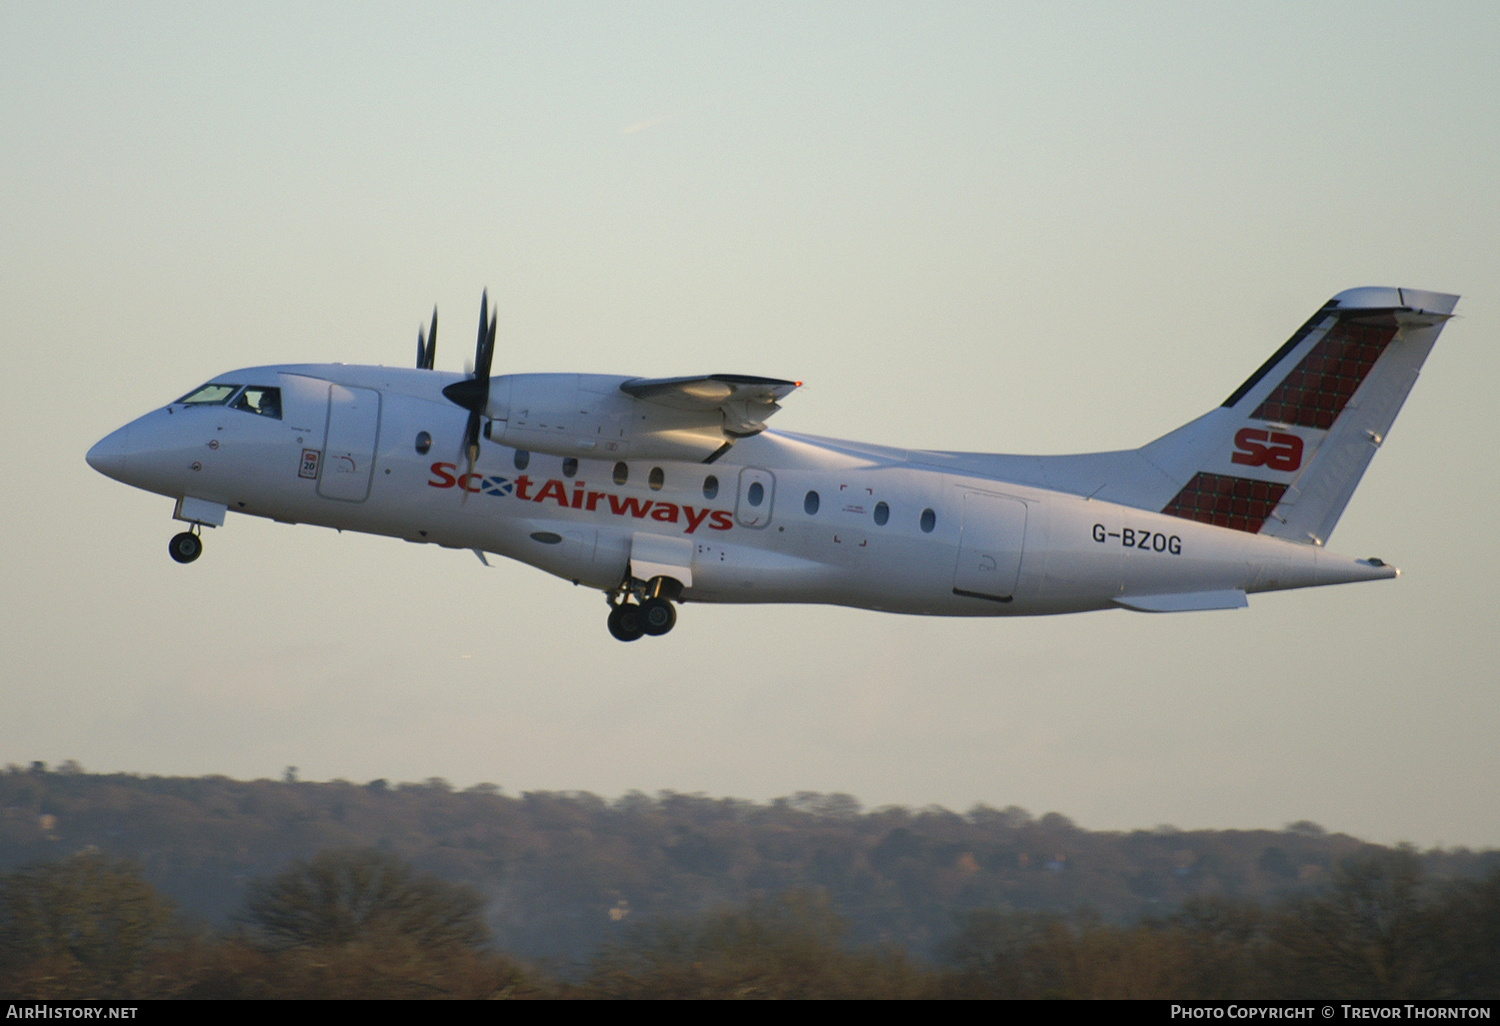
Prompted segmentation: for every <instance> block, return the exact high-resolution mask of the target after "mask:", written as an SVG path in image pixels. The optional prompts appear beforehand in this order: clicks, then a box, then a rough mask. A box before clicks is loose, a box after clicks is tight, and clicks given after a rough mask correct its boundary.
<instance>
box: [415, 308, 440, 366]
mask: <svg viewBox="0 0 1500 1026" xmlns="http://www.w3.org/2000/svg"><path fill="white" fill-rule="evenodd" d="M436 359H437V307H433V308H432V329H431V330H430V331H428V332H427V333H426V335H423V333H422V329H421V328H420V327H419V328H417V369H418V370H432V365H433V362H434V361H435V360H436Z"/></svg>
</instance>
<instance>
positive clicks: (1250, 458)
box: [1229, 428, 1302, 473]
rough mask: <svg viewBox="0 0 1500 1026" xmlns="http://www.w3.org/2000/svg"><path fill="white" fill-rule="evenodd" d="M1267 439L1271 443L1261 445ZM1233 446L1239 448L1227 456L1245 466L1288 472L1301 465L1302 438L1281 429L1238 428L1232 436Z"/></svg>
mask: <svg viewBox="0 0 1500 1026" xmlns="http://www.w3.org/2000/svg"><path fill="white" fill-rule="evenodd" d="M1266 441H1269V442H1270V443H1271V445H1269V446H1267V445H1262V444H1261V443H1262V442H1266ZM1234 445H1235V448H1236V449H1238V450H1240V451H1238V452H1235V453H1234V454H1232V455H1231V456H1230V457H1229V460H1230V462H1231V463H1241V464H1244V465H1245V466H1247V467H1269V468H1270V469H1272V470H1279V471H1282V472H1283V473H1290V472H1291V471H1293V470H1296V469H1297V468H1298V467H1300V466H1302V439H1301V438H1299V437H1298V436H1297V435H1290V434H1286V433H1285V432H1282V431H1277V432H1276V433H1274V434H1273V433H1271V432H1270V431H1266V430H1263V429H1261V428H1240V429H1239V431H1237V432H1236V433H1235V436H1234Z"/></svg>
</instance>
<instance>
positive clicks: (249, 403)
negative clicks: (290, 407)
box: [230, 385, 281, 420]
mask: <svg viewBox="0 0 1500 1026" xmlns="http://www.w3.org/2000/svg"><path fill="white" fill-rule="evenodd" d="M230 409H234V410H244V411H245V412H246V413H254V414H258V415H259V416H262V417H270V418H272V419H274V420H280V419H281V389H279V388H261V387H260V386H259V385H251V386H249V387H248V388H246V389H245V390H244V391H243V392H241V393H240V397H239V398H238V399H236V400H235V401H234V402H233V403H231V404H230Z"/></svg>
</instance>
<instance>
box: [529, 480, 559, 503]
mask: <svg viewBox="0 0 1500 1026" xmlns="http://www.w3.org/2000/svg"><path fill="white" fill-rule="evenodd" d="M543 499H556V500H557V504H558V505H559V506H561V507H562V508H563V509H567V508H568V493H567V492H565V491H563V483H562V482H561V481H548V482H547V483H546V484H544V485H542V490H541V491H539V492H537V493H536V497H535V498H533V499H532V500H531V501H532V502H541V501H542V500H543Z"/></svg>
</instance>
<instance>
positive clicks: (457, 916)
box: [246, 848, 488, 949]
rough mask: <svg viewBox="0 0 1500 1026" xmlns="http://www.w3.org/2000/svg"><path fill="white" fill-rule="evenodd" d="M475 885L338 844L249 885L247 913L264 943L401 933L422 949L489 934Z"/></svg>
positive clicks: (466, 943) (302, 943) (344, 940)
mask: <svg viewBox="0 0 1500 1026" xmlns="http://www.w3.org/2000/svg"><path fill="white" fill-rule="evenodd" d="M483 904H484V903H483V901H482V900H481V899H480V897H479V892H478V891H476V890H475V889H474V888H472V887H467V886H464V885H462V884H451V883H448V882H447V881H446V880H443V879H441V878H439V877H437V876H434V875H433V874H431V873H419V872H417V871H416V870H415V869H413V868H412V866H411V865H410V864H409V863H406V862H404V861H402V860H401V859H398V858H396V857H395V856H394V855H391V854H389V853H387V852H382V851H376V850H374V849H371V848H365V849H353V850H350V849H340V850H333V851H324V852H319V853H318V854H317V855H315V856H313V857H312V858H311V859H305V860H298V861H297V862H295V863H293V864H292V866H291V868H289V869H287V870H285V871H284V872H282V873H280V874H278V875H277V876H276V877H274V878H273V879H271V880H268V881H264V882H261V883H257V884H254V885H253V886H252V887H251V888H250V896H249V900H248V902H247V912H246V918H247V920H248V922H249V923H250V924H251V926H252V927H253V929H254V932H255V935H256V936H257V937H258V938H259V939H260V940H261V941H262V942H263V944H264V945H265V946H267V947H270V948H273V949H275V948H290V947H324V948H327V947H338V946H340V945H345V944H352V943H354V942H356V941H368V940H369V939H370V938H372V937H375V938H381V939H384V938H391V937H400V938H405V939H406V940H408V941H410V942H412V943H413V944H416V945H418V946H420V947H422V948H427V949H433V948H439V949H440V948H452V947H459V948H465V947H467V948H477V947H479V946H481V945H483V944H484V942H485V941H486V940H487V939H488V931H487V930H486V929H485V926H484V919H483V916H482V909H483Z"/></svg>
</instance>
